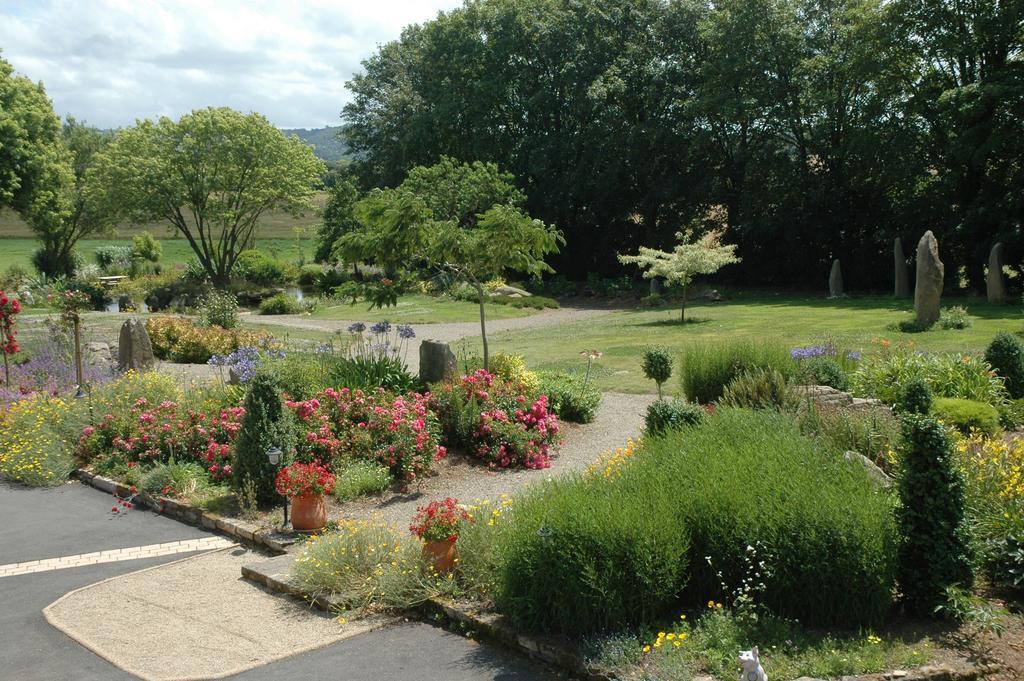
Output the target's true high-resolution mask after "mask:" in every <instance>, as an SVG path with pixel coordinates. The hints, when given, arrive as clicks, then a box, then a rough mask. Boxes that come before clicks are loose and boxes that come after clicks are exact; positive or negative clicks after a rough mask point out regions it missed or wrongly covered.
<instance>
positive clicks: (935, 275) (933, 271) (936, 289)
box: [914, 230, 946, 326]
mask: <svg viewBox="0 0 1024 681" xmlns="http://www.w3.org/2000/svg"><path fill="white" fill-rule="evenodd" d="M945 273H946V268H945V266H944V265H943V264H942V261H941V260H939V242H938V241H936V240H935V235H934V234H932V232H931V230H928V231H927V232H925V233H924V236H922V237H921V241H919V242H918V244H917V281H916V283H915V285H914V312H916V313H917V323H918V324H920V325H921V326H931V325H932V324H934V323H935V322H937V321H939V304H940V301H941V299H942V279H943V277H944V276H945Z"/></svg>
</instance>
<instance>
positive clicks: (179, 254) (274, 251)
mask: <svg viewBox="0 0 1024 681" xmlns="http://www.w3.org/2000/svg"><path fill="white" fill-rule="evenodd" d="M160 243H161V244H162V245H163V247H164V251H163V256H162V257H161V258H160V262H161V264H163V266H164V267H174V266H175V265H177V264H181V263H185V262H187V261H189V260H194V259H195V255H194V254H193V252H192V248H191V247H190V246H189V244H188V242H187V241H185V240H184V239H161V240H160ZM38 246H39V243H38V242H37V241H36V240H35V239H27V238H0V274H2V273H3V272H5V271H6V270H7V268H9V267H10V266H11V265H20V266H21V267H24V268H25V269H27V270H29V271H30V272H31V271H32V252H33V251H35V250H36V248H38ZM97 246H131V241H130V240H128V239H83V240H82V241H80V242H79V244H78V252H79V253H81V254H82V256H83V257H84V258H85V260H86V262H90V263H91V262H95V261H96V260H95V253H96V247H97ZM256 247H257V248H258V249H260V250H262V251H264V252H266V253H268V254H270V255H273V256H274V257H278V258H281V259H284V260H287V261H291V262H294V261H297V260H298V257H299V248H300V247H301V248H302V251H303V255H304V256H305V258H306V260H307V261H308V260H310V259H311V258H312V256H313V249H314V248H315V246H314V243H313V241H312V239H306V240H304V241H303V242H298V241H296V240H295V238H294V237H293V238H291V239H257V240H256Z"/></svg>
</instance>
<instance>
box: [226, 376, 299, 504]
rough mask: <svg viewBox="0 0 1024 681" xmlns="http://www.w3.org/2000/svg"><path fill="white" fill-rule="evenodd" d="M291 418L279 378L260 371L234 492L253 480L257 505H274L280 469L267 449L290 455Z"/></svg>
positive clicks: (239, 446) (237, 454) (248, 399)
mask: <svg viewBox="0 0 1024 681" xmlns="http://www.w3.org/2000/svg"><path fill="white" fill-rule="evenodd" d="M288 417H289V414H288V412H287V411H286V410H285V407H284V402H283V401H282V399H281V389H280V387H279V385H278V379H277V377H276V376H275V375H274V374H272V373H270V372H263V371H261V372H258V373H257V374H256V376H255V377H254V378H253V379H252V381H251V382H250V384H249V392H248V393H247V394H246V396H245V416H243V417H242V425H241V428H240V430H239V431H238V438H237V439H236V440H235V445H234V447H235V451H234V461H233V464H232V471H231V484H232V487H233V488H234V490H235V491H236V492H240V491H241V490H242V489H243V487H244V485H245V483H246V481H247V480H248V481H251V484H252V486H253V488H254V489H255V493H256V501H257V503H260V504H270V503H273V502H274V501H275V500H276V499H277V498H278V497H277V492H276V491H275V490H274V477H275V476H276V475H277V468H276V467H275V466H273V465H271V463H270V462H269V461H268V460H267V450H269V449H271V448H272V447H279V448H281V450H282V451H284V452H288V451H289V450H290V449H291V448H292V447H291V445H292V442H291V428H290V427H289V425H290V421H289V418H288Z"/></svg>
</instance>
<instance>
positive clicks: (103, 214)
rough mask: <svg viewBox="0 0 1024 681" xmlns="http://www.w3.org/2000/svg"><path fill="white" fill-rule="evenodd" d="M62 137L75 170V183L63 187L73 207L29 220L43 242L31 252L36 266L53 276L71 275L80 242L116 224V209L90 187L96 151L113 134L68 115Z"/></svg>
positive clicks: (67, 199)
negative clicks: (57, 213)
mask: <svg viewBox="0 0 1024 681" xmlns="http://www.w3.org/2000/svg"><path fill="white" fill-rule="evenodd" d="M61 141H62V144H63V145H64V148H65V149H66V150H67V152H68V153H69V154H70V156H71V161H72V171H73V173H74V183H73V184H72V185H69V186H66V187H65V188H64V193H65V196H66V201H67V203H68V204H69V206H70V210H69V211H67V212H65V213H63V214H61V215H60V216H59V217H58V216H50V217H48V218H47V219H44V220H32V221H30V223H29V224H30V226H31V227H32V230H33V231H34V232H35V233H36V235H37V236H38V238H39V240H40V241H41V242H42V243H41V245H40V247H39V249H38V250H36V252H35V253H34V254H33V255H32V261H33V264H34V265H35V267H36V269H37V270H39V271H40V272H42V273H43V274H47V275H50V276H65V277H70V276H72V275H73V274H74V270H75V246H77V245H78V242H79V241H80V240H82V239H83V238H85V237H87V236H90V235H94V234H102V233H105V232H108V231H109V230H110V229H111V227H112V224H113V222H112V214H113V211H112V210H110V207H109V206H107V205H104V204H103V202H101V201H97V200H96V194H94V193H90V191H89V190H88V187H87V183H88V182H89V177H88V174H89V171H90V169H91V168H92V166H93V163H94V162H95V160H96V155H97V154H98V153H99V152H100V151H101V150H102V149H103V147H104V146H105V145H106V144H107V143H108V142H109V141H110V135H109V133H105V132H102V131H100V130H98V129H97V128H94V127H90V126H88V125H85V124H84V123H79V122H78V121H76V120H75V119H74V118H70V117H69V118H68V119H67V120H66V121H65V123H64V126H63V128H62V130H61Z"/></svg>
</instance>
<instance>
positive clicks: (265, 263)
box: [235, 249, 285, 286]
mask: <svg viewBox="0 0 1024 681" xmlns="http://www.w3.org/2000/svg"><path fill="white" fill-rule="evenodd" d="M235 274H237V275H238V276H239V277H241V278H242V279H245V280H246V281H249V282H252V283H253V284H257V285H258V286H276V285H279V284H283V283H284V280H285V272H284V267H283V266H282V265H281V263H279V262H277V261H276V260H274V259H273V258H271V257H270V256H268V255H267V254H266V253H263V252H262V251H258V250H255V249H252V250H248V251H242V252H241V253H239V254H238V261H237V262H236V263H235Z"/></svg>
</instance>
